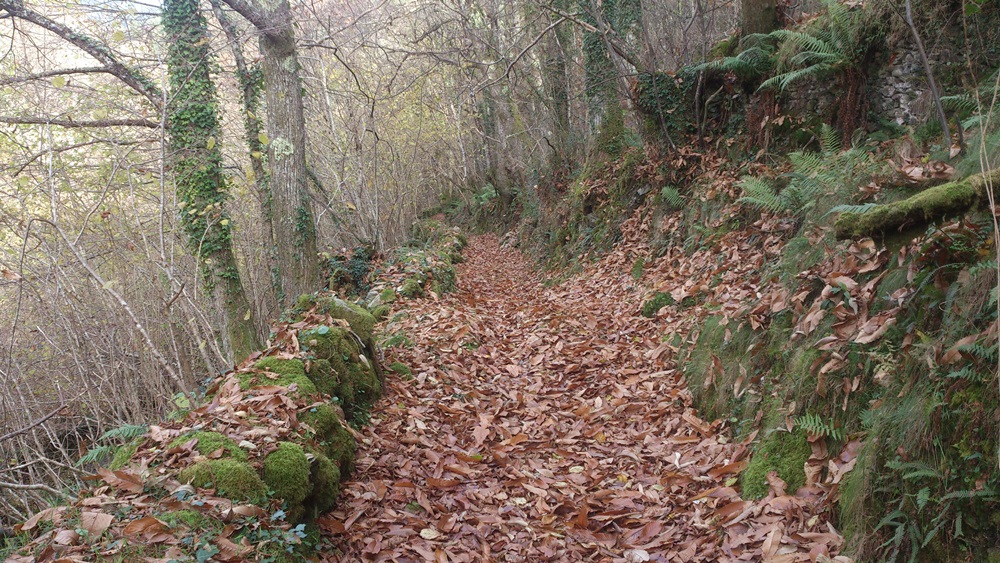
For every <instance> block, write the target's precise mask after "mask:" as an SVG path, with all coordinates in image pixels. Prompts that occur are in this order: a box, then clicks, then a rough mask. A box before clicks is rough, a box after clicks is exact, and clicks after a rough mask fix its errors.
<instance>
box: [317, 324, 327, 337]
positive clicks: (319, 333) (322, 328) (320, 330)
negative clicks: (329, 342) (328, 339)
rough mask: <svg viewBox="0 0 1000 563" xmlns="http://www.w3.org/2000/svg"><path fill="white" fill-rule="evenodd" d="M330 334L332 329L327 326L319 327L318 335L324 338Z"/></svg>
mask: <svg viewBox="0 0 1000 563" xmlns="http://www.w3.org/2000/svg"><path fill="white" fill-rule="evenodd" d="M328 332H330V327H328V326H326V325H323V326H321V327H319V328H317V329H316V334H318V335H320V336H323V335H324V334H327V333H328Z"/></svg>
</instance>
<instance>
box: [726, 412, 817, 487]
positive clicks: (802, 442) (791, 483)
mask: <svg viewBox="0 0 1000 563" xmlns="http://www.w3.org/2000/svg"><path fill="white" fill-rule="evenodd" d="M811 453H812V448H810V447H809V442H808V441H807V440H806V433H805V432H804V431H803V430H802V429H796V430H794V431H793V432H787V431H783V430H781V429H780V428H779V429H776V430H772V431H771V432H770V433H769V434H767V435H766V436H765V437H764V439H763V440H762V441H761V442H760V444H758V446H757V447H756V448H755V449H754V453H753V457H751V458H750V464H749V465H747V468H746V469H745V470H744V471H743V473H742V474H741V475H740V482H741V484H742V485H743V497H744V498H747V499H759V498H764V496H766V495H767V492H768V490H769V489H770V486H769V485H768V483H767V474H768V473H770V472H771V471H775V472H777V474H778V477H781V479H782V480H783V481H784V482H785V483H786V484H787V485H788V489H787V490H788V493H789V494H792V493H794V492H795V491H796V490H797V489H798V488H799V487H801V486H802V485H804V484H805V482H806V473H805V463H806V461H807V460H808V459H809V455H810V454H811Z"/></svg>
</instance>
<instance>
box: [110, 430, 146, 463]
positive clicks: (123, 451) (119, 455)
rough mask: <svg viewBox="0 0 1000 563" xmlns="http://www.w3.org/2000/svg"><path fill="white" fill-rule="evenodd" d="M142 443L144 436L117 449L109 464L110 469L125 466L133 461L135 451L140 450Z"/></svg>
mask: <svg viewBox="0 0 1000 563" xmlns="http://www.w3.org/2000/svg"><path fill="white" fill-rule="evenodd" d="M141 443H142V438H136V439H135V440H132V441H131V442H129V443H127V444H124V445H122V446H121V447H120V448H118V449H117V450H115V456H114V457H113V458H111V463H109V464H108V469H111V470H112V471H114V470H116V469H121V468H122V467H125V466H126V465H127V464H128V462H130V461H132V456H134V455H135V452H137V451H138V450H139V444H141Z"/></svg>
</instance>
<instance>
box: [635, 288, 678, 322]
mask: <svg viewBox="0 0 1000 563" xmlns="http://www.w3.org/2000/svg"><path fill="white" fill-rule="evenodd" d="M675 303H676V302H675V301H674V298H673V296H671V295H670V294H669V293H662V292H660V291H657V292H656V293H654V294H653V296H652V297H650V298H649V300H648V301H646V302H645V303H643V304H642V316H644V317H647V318H650V319H651V318H653V317H655V316H656V313H658V312H659V311H660V309H662V308H664V307H666V306H667V305H673V304H675Z"/></svg>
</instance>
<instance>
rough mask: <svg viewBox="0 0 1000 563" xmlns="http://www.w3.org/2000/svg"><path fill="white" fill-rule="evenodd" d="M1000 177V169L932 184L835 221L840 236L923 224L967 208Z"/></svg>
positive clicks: (847, 214) (849, 236) (875, 232)
mask: <svg viewBox="0 0 1000 563" xmlns="http://www.w3.org/2000/svg"><path fill="white" fill-rule="evenodd" d="M998 181H1000V170H994V171H993V172H990V173H989V174H987V175H986V176H983V175H982V174H977V175H975V176H970V177H968V178H965V179H964V180H959V181H957V182H950V183H947V184H942V185H940V186H935V187H933V188H928V189H926V190H924V191H922V192H920V193H918V194H917V195H914V196H913V197H910V198H907V199H904V200H901V201H896V202H892V203H887V204H884V205H878V206H875V207H874V208H872V209H869V210H868V211H866V212H864V213H842V214H841V215H840V217H837V222H836V224H835V229H836V234H837V238H859V237H864V236H870V235H874V234H878V233H884V232H887V231H890V230H893V229H897V228H899V227H903V226H906V225H912V224H920V223H924V222H927V221H930V220H932V219H935V218H937V217H942V216H944V215H947V214H949V213H957V212H961V211H965V210H966V209H969V208H970V207H973V206H974V205H976V204H977V203H979V202H980V201H982V200H983V198H984V196H985V188H986V186H988V185H993V184H995V183H996V182H998Z"/></svg>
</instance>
